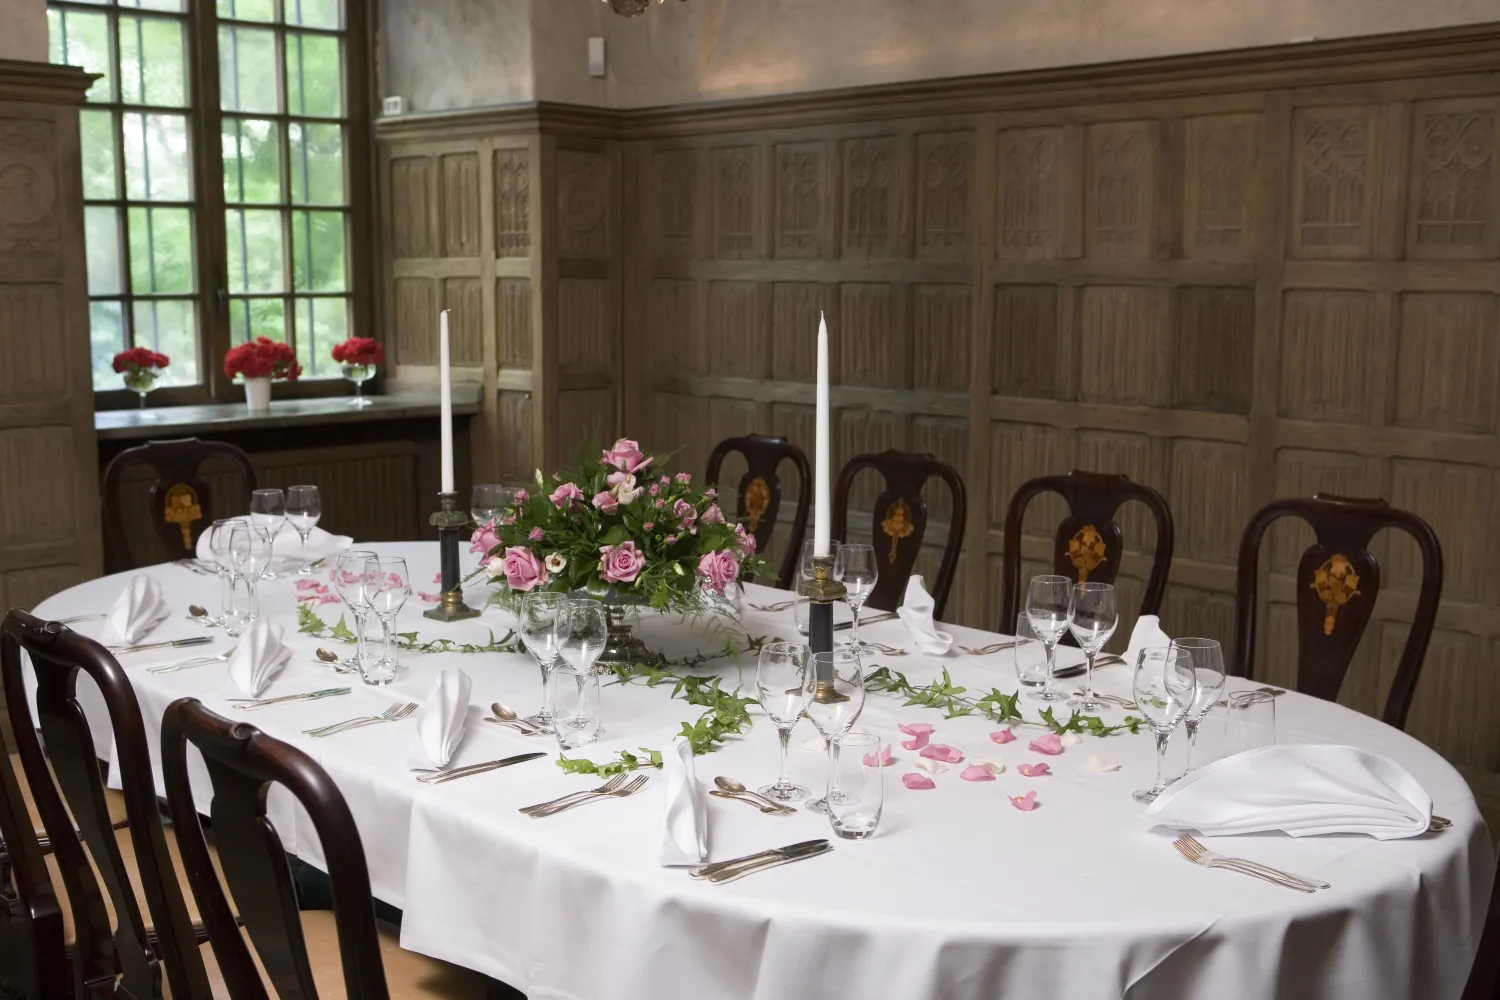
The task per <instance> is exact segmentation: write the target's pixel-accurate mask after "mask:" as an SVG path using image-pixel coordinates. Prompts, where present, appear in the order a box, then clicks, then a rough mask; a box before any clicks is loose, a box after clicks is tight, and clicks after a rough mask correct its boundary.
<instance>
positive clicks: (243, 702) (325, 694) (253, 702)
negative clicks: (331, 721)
mask: <svg viewBox="0 0 1500 1000" xmlns="http://www.w3.org/2000/svg"><path fill="white" fill-rule="evenodd" d="M348 693H349V689H348V688H324V689H323V690H321V691H309V692H307V693H306V694H284V695H281V696H280V697H277V698H228V699H226V700H227V701H228V702H229V704H230V705H232V706H234V707H235V708H237V709H239V710H240V711H242V712H254V711H257V710H258V709H262V708H270V707H271V706H272V705H286V704H289V703H291V702H294V701H320V700H321V699H323V698H337V697H338V696H339V695H343V694H348Z"/></svg>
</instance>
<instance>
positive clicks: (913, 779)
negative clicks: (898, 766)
mask: <svg viewBox="0 0 1500 1000" xmlns="http://www.w3.org/2000/svg"><path fill="white" fill-rule="evenodd" d="M901 783H902V784H903V785H905V786H906V787H907V788H910V789H912V790H913V791H920V790H922V789H925V788H936V787H937V785H936V784H934V783H933V780H932V779H931V778H929V777H927V775H925V774H903V775H902V776H901Z"/></svg>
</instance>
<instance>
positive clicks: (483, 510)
mask: <svg viewBox="0 0 1500 1000" xmlns="http://www.w3.org/2000/svg"><path fill="white" fill-rule="evenodd" d="M505 489H506V488H505V487H504V486H501V485H500V484H499V483H479V484H477V485H475V487H474V488H473V489H472V490H470V491H469V516H470V517H472V518H473V519H474V527H476V528H482V527H484V526H485V525H486V524H489V523H490V522H492V521H498V520H500V515H501V514H504V513H505V507H506V500H507V498H506V495H505Z"/></svg>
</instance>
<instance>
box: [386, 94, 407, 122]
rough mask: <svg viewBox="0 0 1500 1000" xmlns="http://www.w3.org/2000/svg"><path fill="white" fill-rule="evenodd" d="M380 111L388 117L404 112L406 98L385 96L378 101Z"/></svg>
mask: <svg viewBox="0 0 1500 1000" xmlns="http://www.w3.org/2000/svg"><path fill="white" fill-rule="evenodd" d="M380 113H381V114H383V115H385V116H386V117H387V118H389V117H390V116H392V115H404V114H406V98H404V97H387V98H384V99H383V100H381V102H380Z"/></svg>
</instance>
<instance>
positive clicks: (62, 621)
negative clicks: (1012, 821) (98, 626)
mask: <svg viewBox="0 0 1500 1000" xmlns="http://www.w3.org/2000/svg"><path fill="white" fill-rule="evenodd" d="M108 617H109V616H108V615H104V614H89V615H69V616H68V617H67V618H54V619H52V620H53V621H54V622H56V623H57V624H59V625H72V624H74V623H75V622H92V621H98V620H99V619H101V618H108Z"/></svg>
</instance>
